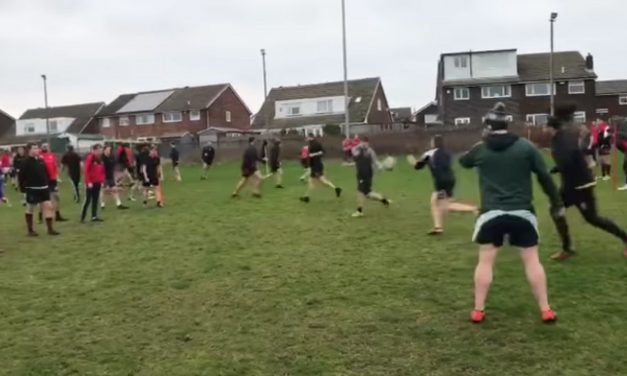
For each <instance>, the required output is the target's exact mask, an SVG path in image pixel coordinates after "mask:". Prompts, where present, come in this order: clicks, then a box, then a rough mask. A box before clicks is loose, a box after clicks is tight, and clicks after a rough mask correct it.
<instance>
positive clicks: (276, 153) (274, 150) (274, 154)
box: [264, 138, 285, 189]
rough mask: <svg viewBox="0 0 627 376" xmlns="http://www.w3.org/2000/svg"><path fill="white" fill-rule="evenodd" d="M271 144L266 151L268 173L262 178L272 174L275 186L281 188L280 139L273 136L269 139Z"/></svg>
mask: <svg viewBox="0 0 627 376" xmlns="http://www.w3.org/2000/svg"><path fill="white" fill-rule="evenodd" d="M271 143H272V145H271V146H270V150H269V151H268V166H269V168H270V173H269V174H268V176H265V177H264V178H269V177H271V176H274V182H275V187H276V188H277V189H283V188H285V187H283V169H282V168H281V140H280V139H278V138H275V139H273V140H272V141H271Z"/></svg>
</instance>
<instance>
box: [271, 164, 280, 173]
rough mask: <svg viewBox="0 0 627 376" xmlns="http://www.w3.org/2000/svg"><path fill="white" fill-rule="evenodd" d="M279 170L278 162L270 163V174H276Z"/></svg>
mask: <svg viewBox="0 0 627 376" xmlns="http://www.w3.org/2000/svg"><path fill="white" fill-rule="evenodd" d="M280 169H281V163H280V162H270V172H271V173H273V174H276V173H277V172H278V171H279V170H280Z"/></svg>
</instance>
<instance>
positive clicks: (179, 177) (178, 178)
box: [174, 166, 183, 181]
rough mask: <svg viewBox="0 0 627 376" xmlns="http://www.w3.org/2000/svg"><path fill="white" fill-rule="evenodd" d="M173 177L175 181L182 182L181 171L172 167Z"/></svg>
mask: <svg viewBox="0 0 627 376" xmlns="http://www.w3.org/2000/svg"><path fill="white" fill-rule="evenodd" d="M174 177H175V178H176V181H182V180H183V179H182V178H181V170H180V169H179V167H178V166H175V167H174Z"/></svg>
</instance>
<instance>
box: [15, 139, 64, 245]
mask: <svg viewBox="0 0 627 376" xmlns="http://www.w3.org/2000/svg"><path fill="white" fill-rule="evenodd" d="M26 150H27V153H28V156H27V157H25V159H24V160H23V161H22V163H21V166H20V170H19V178H18V181H19V182H20V190H21V191H22V192H23V193H24V194H25V196H26V213H25V215H24V217H25V219H26V227H27V229H28V236H38V234H37V232H35V230H34V228H33V209H34V208H35V207H36V206H40V207H41V209H40V210H41V212H42V213H43V217H44V218H45V220H46V227H47V229H48V235H53V236H54V235H59V233H58V232H57V231H55V229H54V227H53V218H54V206H53V204H52V201H51V200H50V187H49V186H48V183H49V182H48V171H47V169H46V164H45V163H44V161H43V160H42V159H41V157H40V153H39V147H38V146H37V145H36V144H28V145H26Z"/></svg>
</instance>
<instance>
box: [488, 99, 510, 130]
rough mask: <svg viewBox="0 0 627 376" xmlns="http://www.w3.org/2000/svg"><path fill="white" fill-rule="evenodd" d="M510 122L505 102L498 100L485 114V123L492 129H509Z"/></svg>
mask: <svg viewBox="0 0 627 376" xmlns="http://www.w3.org/2000/svg"><path fill="white" fill-rule="evenodd" d="M508 123H509V121H508V120H507V113H506V112H505V104H504V103H503V102H497V103H496V104H495V105H494V107H493V108H492V109H491V110H490V111H488V113H487V114H486V116H485V124H486V125H487V127H488V128H489V130H490V131H498V130H504V129H507V125H508Z"/></svg>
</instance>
